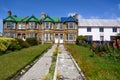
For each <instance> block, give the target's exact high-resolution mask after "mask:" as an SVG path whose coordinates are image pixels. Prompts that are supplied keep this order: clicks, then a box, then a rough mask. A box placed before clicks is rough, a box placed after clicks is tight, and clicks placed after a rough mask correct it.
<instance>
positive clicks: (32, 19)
mask: <svg viewBox="0 0 120 80" xmlns="http://www.w3.org/2000/svg"><path fill="white" fill-rule="evenodd" d="M24 21H35V22H39V20H38V19H37V18H36V17H35V16H33V15H32V16H31V17H29V18H27V19H26V20H24Z"/></svg>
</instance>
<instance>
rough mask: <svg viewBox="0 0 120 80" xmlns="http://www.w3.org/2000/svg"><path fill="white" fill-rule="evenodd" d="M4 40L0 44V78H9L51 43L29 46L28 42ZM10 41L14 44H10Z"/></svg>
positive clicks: (4, 79) (0, 79) (1, 79)
mask: <svg viewBox="0 0 120 80" xmlns="http://www.w3.org/2000/svg"><path fill="white" fill-rule="evenodd" d="M6 40H7V41H6ZM6 40H5V39H3V40H2V41H3V43H1V44H0V45H2V47H1V46H0V47H1V48H0V52H1V55H0V80H6V79H8V80H9V79H10V78H11V77H13V76H14V75H15V74H16V73H18V72H19V71H20V70H21V69H23V68H24V67H25V66H26V65H28V64H29V63H31V62H32V61H34V60H35V59H36V58H37V57H39V56H40V55H42V53H43V52H44V51H46V50H47V49H48V48H50V47H51V46H52V45H51V44H44V45H36V46H30V45H29V44H28V43H25V44H26V45H25V44H23V45H22V43H20V44H19V43H18V42H17V41H16V40H15V39H10V40H8V39H6ZM8 41H9V42H8ZM20 41H21V40H20ZM12 42H14V44H11V43H12ZM21 42H23V41H21ZM16 44H19V45H16ZM32 45H33V44H32ZM27 47H29V48H27ZM12 49H13V50H12ZM8 51H10V52H8ZM6 53H7V54H6Z"/></svg>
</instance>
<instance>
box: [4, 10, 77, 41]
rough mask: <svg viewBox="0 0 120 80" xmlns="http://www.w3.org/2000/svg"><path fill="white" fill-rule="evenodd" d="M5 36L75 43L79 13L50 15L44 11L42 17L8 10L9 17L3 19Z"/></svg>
mask: <svg viewBox="0 0 120 80" xmlns="http://www.w3.org/2000/svg"><path fill="white" fill-rule="evenodd" d="M3 36H4V37H12V38H21V39H23V40H26V38H32V37H36V38H37V40H38V41H39V42H44V43H75V41H76V38H77V36H78V19H77V14H75V15H74V16H69V17H50V16H48V15H46V14H45V13H42V14H41V17H35V16H33V15H32V16H30V17H29V16H27V17H17V16H16V15H12V12H11V11H8V17H7V18H5V19H3Z"/></svg>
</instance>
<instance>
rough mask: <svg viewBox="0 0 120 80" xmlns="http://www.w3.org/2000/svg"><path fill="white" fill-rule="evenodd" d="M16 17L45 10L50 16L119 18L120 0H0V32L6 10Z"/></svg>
mask: <svg viewBox="0 0 120 80" xmlns="http://www.w3.org/2000/svg"><path fill="white" fill-rule="evenodd" d="M8 10H11V11H12V14H13V15H14V14H16V15H17V16H18V17H19V16H20V17H25V16H31V15H34V16H36V17H40V15H41V12H45V13H46V14H47V15H49V16H52V17H62V16H68V15H72V14H74V13H78V14H79V18H100V19H120V0H0V32H2V27H3V24H2V23H3V22H2V20H3V19H4V18H6V17H7V11H8Z"/></svg>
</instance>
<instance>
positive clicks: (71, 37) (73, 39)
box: [67, 34, 75, 41]
mask: <svg viewBox="0 0 120 80" xmlns="http://www.w3.org/2000/svg"><path fill="white" fill-rule="evenodd" d="M67 40H68V41H75V34H67Z"/></svg>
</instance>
